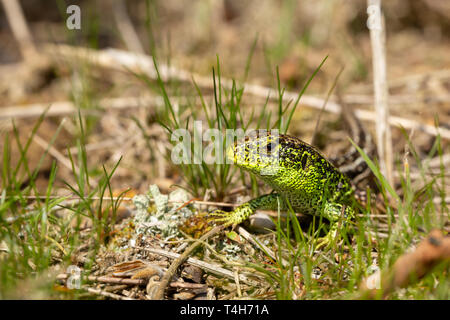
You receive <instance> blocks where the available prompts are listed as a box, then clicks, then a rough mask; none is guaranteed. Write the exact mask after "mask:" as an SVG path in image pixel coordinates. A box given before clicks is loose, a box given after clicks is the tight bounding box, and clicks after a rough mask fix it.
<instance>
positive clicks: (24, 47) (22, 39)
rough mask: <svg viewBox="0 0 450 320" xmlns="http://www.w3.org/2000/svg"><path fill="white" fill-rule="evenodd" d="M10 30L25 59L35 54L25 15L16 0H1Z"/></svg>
mask: <svg viewBox="0 0 450 320" xmlns="http://www.w3.org/2000/svg"><path fill="white" fill-rule="evenodd" d="M2 2H3V7H4V8H5V13H6V18H7V19H8V22H9V25H10V26H11V30H12V32H13V34H14V37H15V38H16V40H17V42H18V43H19V47H20V51H21V52H22V56H23V58H24V59H25V60H27V59H28V58H30V56H34V55H36V54H37V50H36V47H35V46H34V43H33V37H32V36H31V33H30V30H29V29H28V25H27V22H26V20H25V16H24V14H23V11H22V7H21V6H20V2H19V1H18V0H2Z"/></svg>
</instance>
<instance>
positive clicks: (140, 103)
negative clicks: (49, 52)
mask: <svg viewBox="0 0 450 320" xmlns="http://www.w3.org/2000/svg"><path fill="white" fill-rule="evenodd" d="M99 106H100V107H101V108H105V109H107V110H122V109H131V108H140V107H148V108H154V107H155V106H156V107H162V106H164V100H163V99H162V98H161V97H153V96H143V97H140V98H136V97H125V98H110V99H101V100H100V101H99ZM47 108H48V111H47V113H46V116H48V117H50V116H65V115H71V114H74V113H77V112H78V110H79V108H77V106H76V105H75V104H74V103H73V102H70V101H56V102H51V103H36V104H28V105H21V106H5V107H2V108H1V109H0V120H2V119H11V118H36V117H39V116H41V115H42V113H43V112H44V111H45V110H46V109H47ZM80 112H81V113H89V111H85V110H80Z"/></svg>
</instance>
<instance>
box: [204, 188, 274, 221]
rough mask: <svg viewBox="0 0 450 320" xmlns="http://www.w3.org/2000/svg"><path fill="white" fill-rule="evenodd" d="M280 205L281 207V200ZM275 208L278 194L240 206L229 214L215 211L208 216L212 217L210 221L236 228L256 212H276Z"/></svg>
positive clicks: (270, 194)
mask: <svg viewBox="0 0 450 320" xmlns="http://www.w3.org/2000/svg"><path fill="white" fill-rule="evenodd" d="M280 205H282V201H281V199H280ZM277 208H278V194H276V193H269V194H265V195H262V196H259V197H257V198H255V199H252V200H250V201H248V202H246V203H244V204H241V205H240V206H239V207H237V208H236V209H234V210H233V211H231V212H226V211H223V210H216V211H214V212H212V213H210V216H212V218H211V220H213V221H215V222H220V223H223V224H224V225H225V226H230V225H233V226H236V225H238V224H240V223H241V222H243V221H245V220H247V219H248V217H250V216H251V215H252V214H254V213H255V212H256V210H277Z"/></svg>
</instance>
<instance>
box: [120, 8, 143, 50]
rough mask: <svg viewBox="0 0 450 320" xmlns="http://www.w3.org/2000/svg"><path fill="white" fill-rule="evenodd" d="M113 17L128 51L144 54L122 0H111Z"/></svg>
mask: <svg viewBox="0 0 450 320" xmlns="http://www.w3.org/2000/svg"><path fill="white" fill-rule="evenodd" d="M113 12H114V18H115V20H116V23H117V28H118V29H119V32H120V35H121V37H122V40H123V41H124V42H125V44H126V46H127V48H128V49H129V50H130V51H133V52H137V53H141V54H144V53H145V51H144V48H143V47H142V44H141V41H140V40H139V36H138V35H137V33H136V30H135V29H134V27H133V23H132V22H131V20H130V17H129V16H128V12H127V6H126V4H125V2H124V1H123V0H115V1H113Z"/></svg>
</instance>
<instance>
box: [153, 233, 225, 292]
mask: <svg viewBox="0 0 450 320" xmlns="http://www.w3.org/2000/svg"><path fill="white" fill-rule="evenodd" d="M223 229H224V226H223V225H221V226H217V227H214V228H213V229H211V230H210V231H208V232H207V233H205V234H204V235H203V236H201V237H200V239H199V241H198V242H194V243H193V244H191V245H190V246H189V247H188V248H187V249H186V250H185V251H184V252H183V253H182V254H181V255H179V257H178V258H176V259H175V260H174V261H173V262H172V264H171V265H170V267H169V269H167V271H166V272H165V273H164V276H163V277H162V279H161V282H160V284H159V286H158V289H157V290H156V291H155V293H154V295H153V297H152V298H153V299H155V300H162V299H163V298H164V292H165V290H166V287H167V286H168V285H169V282H170V279H172V277H173V276H174V275H175V273H176V271H177V269H178V267H179V266H181V265H182V264H183V263H184V262H185V261H186V260H187V259H188V257H189V255H190V254H191V253H192V252H193V251H194V250H195V249H196V248H197V247H198V246H199V245H200V244H201V242H202V241H206V240H207V239H209V238H210V237H212V236H213V235H215V234H217V233H219V232H220V231H222V230H223Z"/></svg>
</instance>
